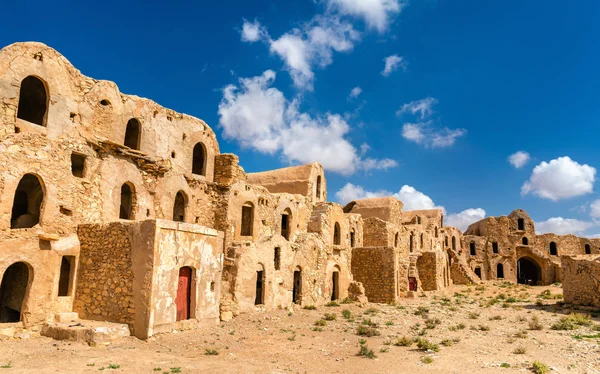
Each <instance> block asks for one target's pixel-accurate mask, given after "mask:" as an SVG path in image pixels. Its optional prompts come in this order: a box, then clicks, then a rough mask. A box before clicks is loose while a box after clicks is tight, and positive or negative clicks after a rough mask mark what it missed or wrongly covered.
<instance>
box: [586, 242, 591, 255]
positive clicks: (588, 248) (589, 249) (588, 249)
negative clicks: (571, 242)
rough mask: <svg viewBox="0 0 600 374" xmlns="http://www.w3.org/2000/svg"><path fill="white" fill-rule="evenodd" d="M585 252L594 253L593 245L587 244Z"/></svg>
mask: <svg viewBox="0 0 600 374" xmlns="http://www.w3.org/2000/svg"><path fill="white" fill-rule="evenodd" d="M585 254H586V255H591V254H592V247H590V245H589V244H586V245H585Z"/></svg>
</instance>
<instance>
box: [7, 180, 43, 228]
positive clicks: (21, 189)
mask: <svg viewBox="0 0 600 374" xmlns="http://www.w3.org/2000/svg"><path fill="white" fill-rule="evenodd" d="M43 201H44V190H43V188H42V184H41V183H40V180H39V179H38V177H36V176H35V175H33V174H25V175H24V176H23V178H21V181H20V182H19V185H18V186H17V189H16V191H15V198H14V200H13V206H12V215H11V217H10V228H11V229H26V228H30V227H33V226H35V225H37V224H38V223H39V222H40V212H41V209H42V202H43Z"/></svg>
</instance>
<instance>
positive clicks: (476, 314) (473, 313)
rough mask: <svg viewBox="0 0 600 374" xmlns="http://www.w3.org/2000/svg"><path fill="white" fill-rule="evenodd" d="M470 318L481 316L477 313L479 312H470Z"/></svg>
mask: <svg viewBox="0 0 600 374" xmlns="http://www.w3.org/2000/svg"><path fill="white" fill-rule="evenodd" d="M469 318H470V319H477V318H479V313H477V312H469Z"/></svg>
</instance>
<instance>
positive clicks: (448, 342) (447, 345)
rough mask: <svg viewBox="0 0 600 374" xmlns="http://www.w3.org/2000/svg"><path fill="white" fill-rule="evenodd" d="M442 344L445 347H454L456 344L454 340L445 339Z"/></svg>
mask: <svg viewBox="0 0 600 374" xmlns="http://www.w3.org/2000/svg"><path fill="white" fill-rule="evenodd" d="M440 344H441V345H443V346H444V347H450V346H452V344H454V342H453V341H452V339H444V340H442V341H441V342H440Z"/></svg>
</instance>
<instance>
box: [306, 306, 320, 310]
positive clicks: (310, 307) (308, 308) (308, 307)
mask: <svg viewBox="0 0 600 374" xmlns="http://www.w3.org/2000/svg"><path fill="white" fill-rule="evenodd" d="M302 309H306V310H316V309H317V307H316V306H314V305H305V306H304V307H302Z"/></svg>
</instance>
